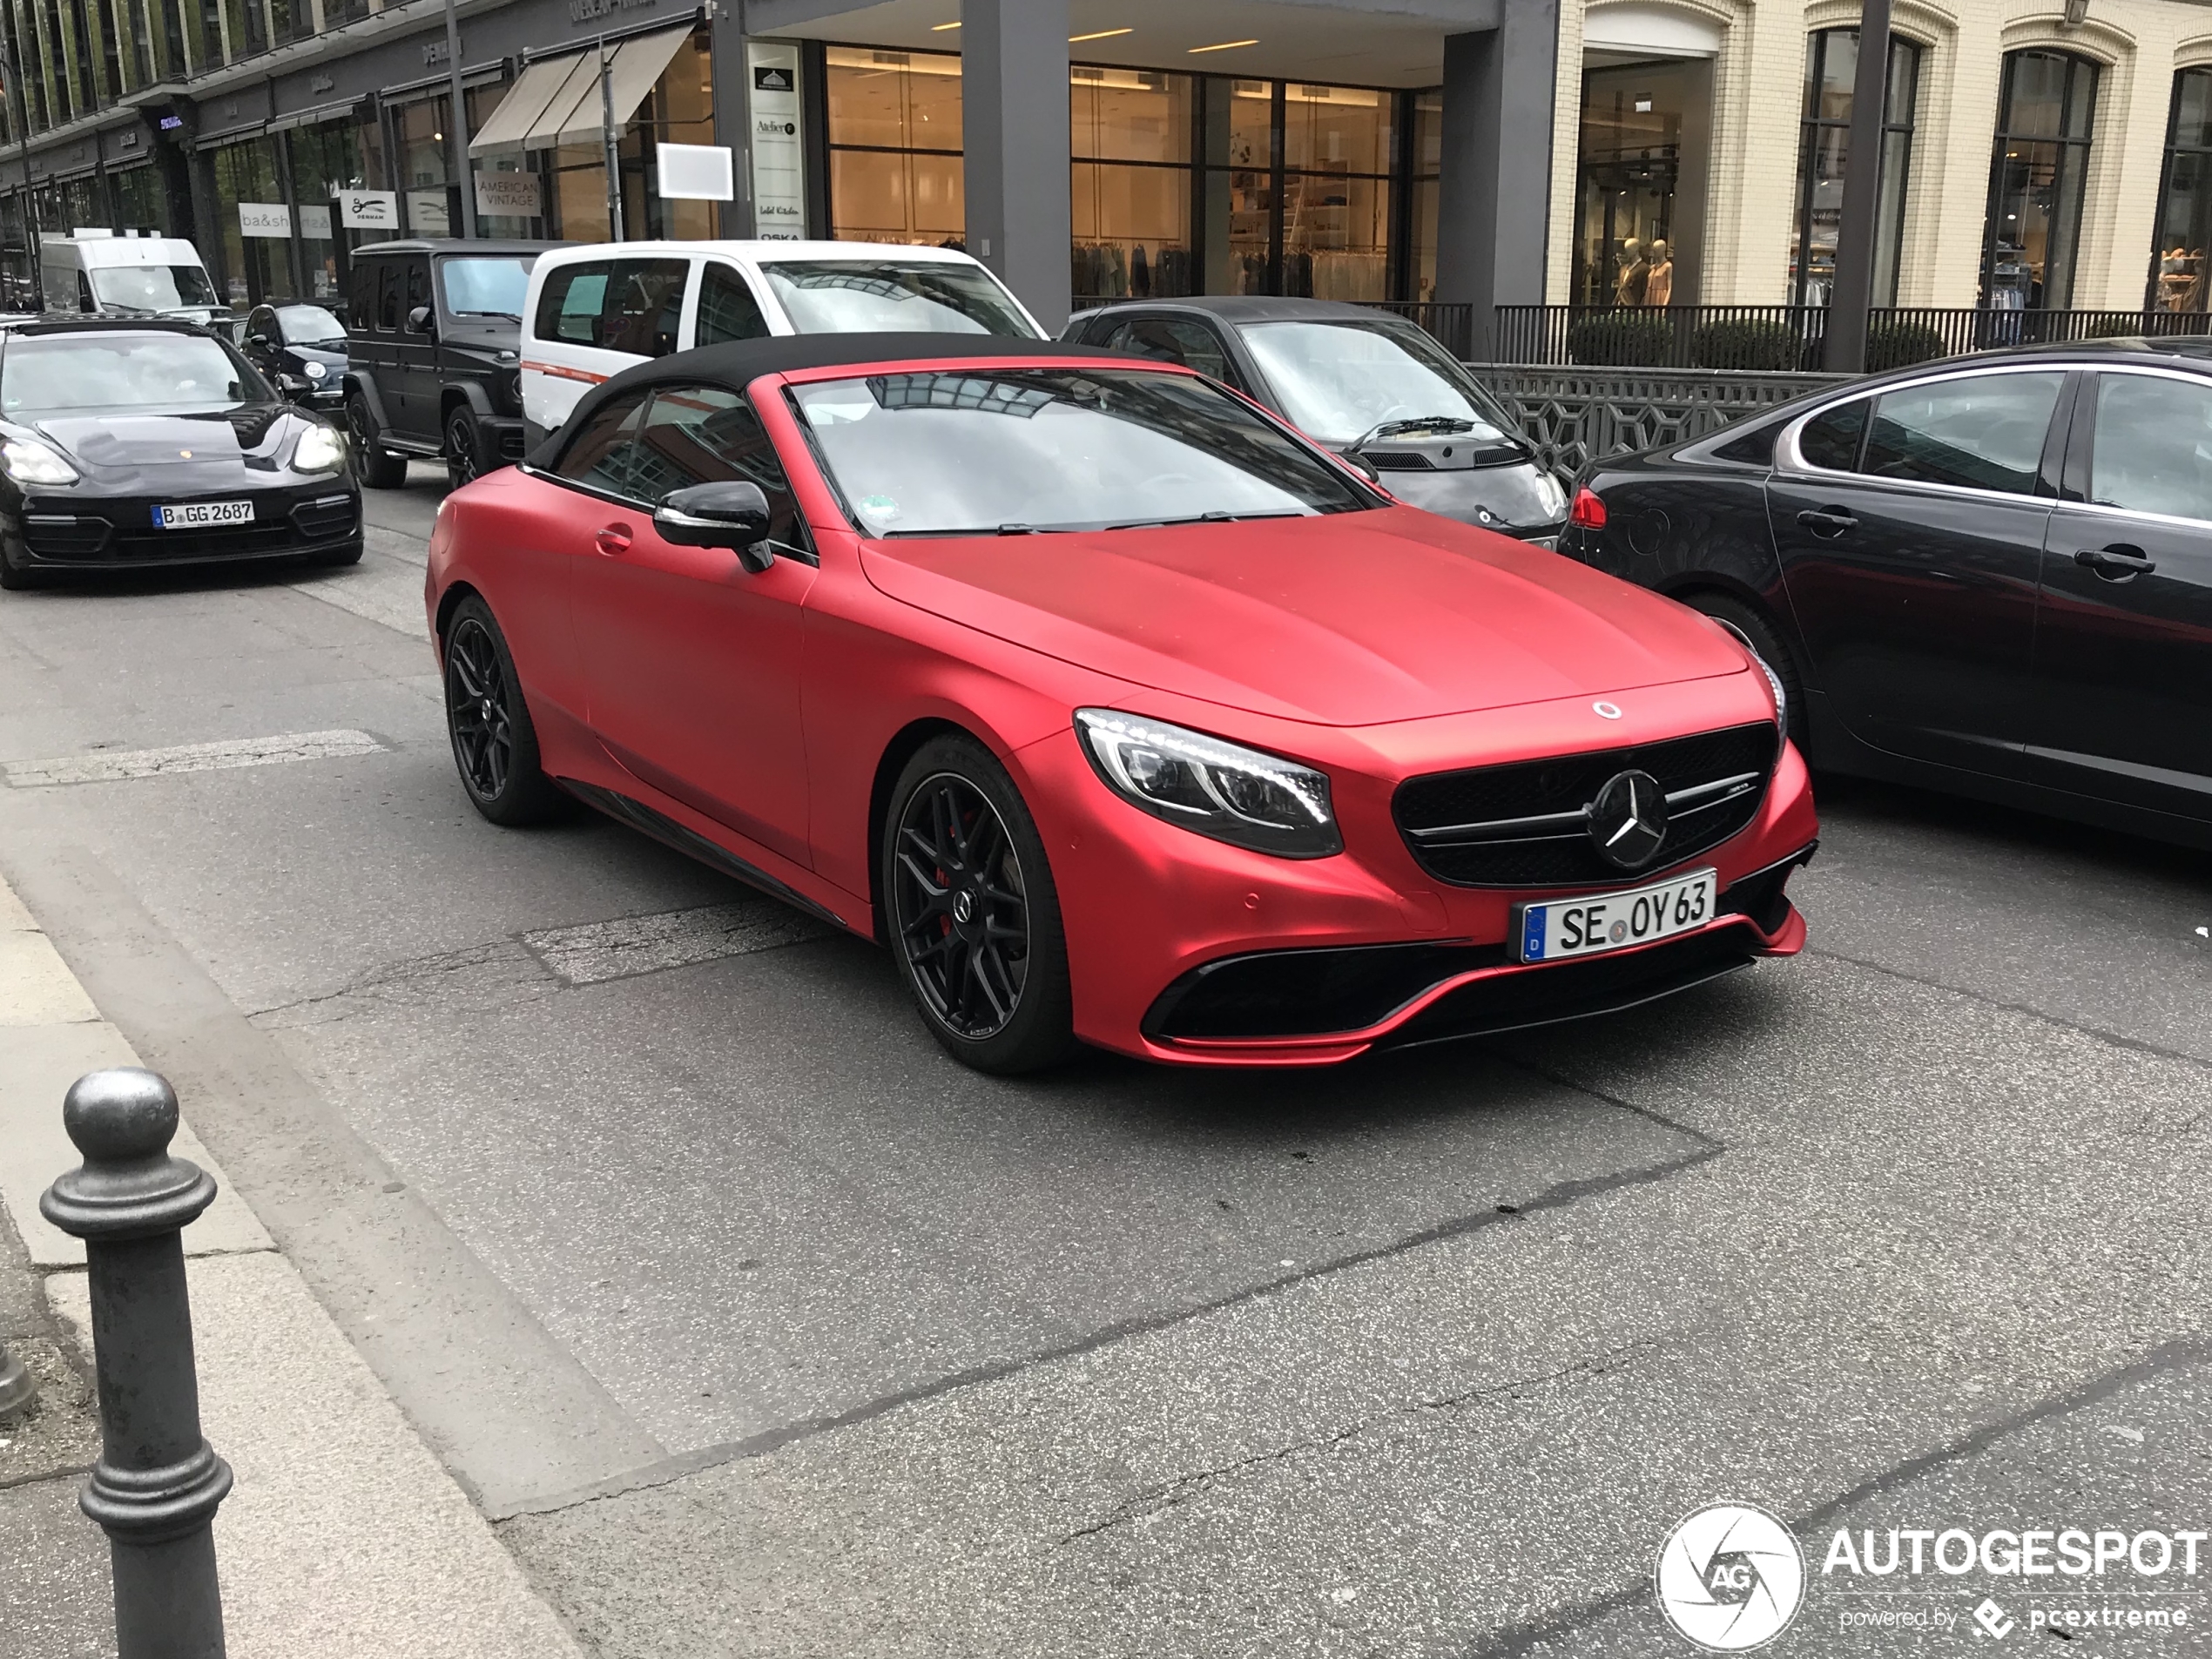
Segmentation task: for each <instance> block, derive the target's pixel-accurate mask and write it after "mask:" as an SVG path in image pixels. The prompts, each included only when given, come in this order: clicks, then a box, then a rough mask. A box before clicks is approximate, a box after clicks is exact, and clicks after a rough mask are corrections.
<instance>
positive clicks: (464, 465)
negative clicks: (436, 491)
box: [446, 403, 484, 489]
mask: <svg viewBox="0 0 2212 1659" xmlns="http://www.w3.org/2000/svg"><path fill="white" fill-rule="evenodd" d="M483 475H484V464H483V460H482V456H480V455H478V454H477V452H476V421H475V416H474V415H470V414H469V406H468V405H467V404H466V403H462V404H457V405H455V408H454V411H453V413H452V414H450V415H447V416H446V482H447V484H448V487H450V488H451V489H460V488H461V486H462V485H463V484H467V483H473V482H475V481H476V480H477V479H479V478H481V477H482V476H483Z"/></svg>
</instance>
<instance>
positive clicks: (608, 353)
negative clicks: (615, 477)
mask: <svg viewBox="0 0 2212 1659" xmlns="http://www.w3.org/2000/svg"><path fill="white" fill-rule="evenodd" d="M885 332H891V333H921V334H1005V335H1010V336H1012V337H1013V338H1015V339H1017V340H1045V339H1049V335H1047V334H1046V333H1045V331H1044V330H1043V329H1042V328H1040V327H1037V320H1036V319H1035V317H1032V316H1031V315H1030V314H1028V311H1027V310H1026V309H1024V308H1023V307H1022V302H1021V301H1020V300H1016V299H1015V297H1014V296H1013V294H1011V293H1008V291H1007V288H1006V285H1005V284H1004V283H1002V282H1001V281H1000V280H998V279H997V278H996V277H995V276H993V275H992V274H991V273H990V272H989V271H988V270H986V269H985V268H984V267H983V266H981V265H980V264H978V263H977V262H976V261H975V260H972V259H970V258H969V257H968V255H967V254H965V253H958V252H956V251H954V249H951V248H942V247H898V246H885V245H883V244H880V243H874V242H603V243H599V244H597V245H593V246H583V247H562V248H554V249H552V250H550V252H548V253H541V254H540V255H538V259H537V263H536V266H533V267H531V270H530V287H529V300H527V301H526V302H525V304H524V306H523V420H524V421H525V422H526V423H527V428H528V431H529V440H530V442H533V443H535V442H536V441H537V440H538V439H539V438H541V437H542V436H543V435H545V434H546V433H548V432H550V431H551V430H552V429H553V428H555V427H557V426H559V425H560V424H561V422H562V421H565V420H567V419H568V418H569V411H570V410H571V409H573V408H575V407H576V405H577V399H578V398H580V397H582V396H583V395H584V393H586V392H587V391H589V390H590V388H593V387H594V386H597V384H598V383H599V382H600V381H604V380H606V379H608V378H610V376H612V375H615V374H620V373H621V372H622V371H623V370H624V369H625V368H630V367H631V365H632V364H634V363H642V362H644V361H647V360H648V359H649V358H654V357H665V356H666V355H668V354H669V353H671V352H677V351H688V350H689V349H690V348H691V347H693V346H711V345H713V344H715V343H716V342H717V341H725V340H751V339H755V338H758V337H759V336H761V335H764V334H878V333H885Z"/></svg>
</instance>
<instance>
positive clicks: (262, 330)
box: [246, 306, 281, 344]
mask: <svg viewBox="0 0 2212 1659" xmlns="http://www.w3.org/2000/svg"><path fill="white" fill-rule="evenodd" d="M246 333H247V334H249V335H252V334H266V335H267V336H268V338H269V340H270V341H271V342H272V343H273V344H276V343H281V342H280V341H279V339H278V335H277V320H276V313H275V312H273V311H272V310H270V309H269V308H268V307H266V306H256V307H254V308H253V311H252V312H251V313H249V314H247V316H246Z"/></svg>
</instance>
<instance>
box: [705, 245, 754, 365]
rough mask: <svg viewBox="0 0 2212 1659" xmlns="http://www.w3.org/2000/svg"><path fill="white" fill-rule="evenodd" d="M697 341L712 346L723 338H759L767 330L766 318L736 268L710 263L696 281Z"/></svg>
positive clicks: (750, 288) (750, 289) (749, 287)
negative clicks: (697, 288) (697, 285)
mask: <svg viewBox="0 0 2212 1659" xmlns="http://www.w3.org/2000/svg"><path fill="white" fill-rule="evenodd" d="M695 332H696V333H697V334H698V343H699V344H700V345H702V346H711V345H713V344H715V343H716V342H717V341H724V340H759V339H762V338H764V337H765V335H766V334H767V333H768V320H767V319H766V318H765V317H763V316H762V315H761V314H760V302H759V300H756V299H754V298H753V297H752V287H751V286H750V285H748V284H747V283H746V281H745V277H744V276H743V274H742V273H739V272H738V269H737V267H736V266H729V265H710V266H707V267H706V275H705V277H704V278H702V279H701V280H700V283H699V320H698V328H697V329H696V331H695Z"/></svg>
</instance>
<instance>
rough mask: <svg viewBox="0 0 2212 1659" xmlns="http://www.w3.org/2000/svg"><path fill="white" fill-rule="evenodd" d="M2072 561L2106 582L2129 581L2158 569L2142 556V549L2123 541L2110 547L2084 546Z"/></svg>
mask: <svg viewBox="0 0 2212 1659" xmlns="http://www.w3.org/2000/svg"><path fill="white" fill-rule="evenodd" d="M2074 563H2076V564H2080V565H2086V566H2087V567H2088V568H2089V569H2090V570H2094V571H2095V572H2096V573H2097V574H2098V575H2099V576H2101V577H2103V578H2104V579H2105V580H2106V581H2107V582H2126V581H2129V580H2131V579H2133V578H2134V577H2139V576H2148V575H2149V574H2150V573H2151V572H2152V571H2153V570H2156V569H2158V566H2157V564H2156V563H2154V562H2153V561H2151V560H2149V559H2147V558H2145V557H2144V556H2143V550H2142V549H2141V548H2140V547H2131V546H2129V545H2128V543H2125V542H2114V543H2113V544H2112V545H2111V546H2110V547H2085V548H2083V549H2082V550H2080V552H2079V553H2076V554H2075V555H2074Z"/></svg>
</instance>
